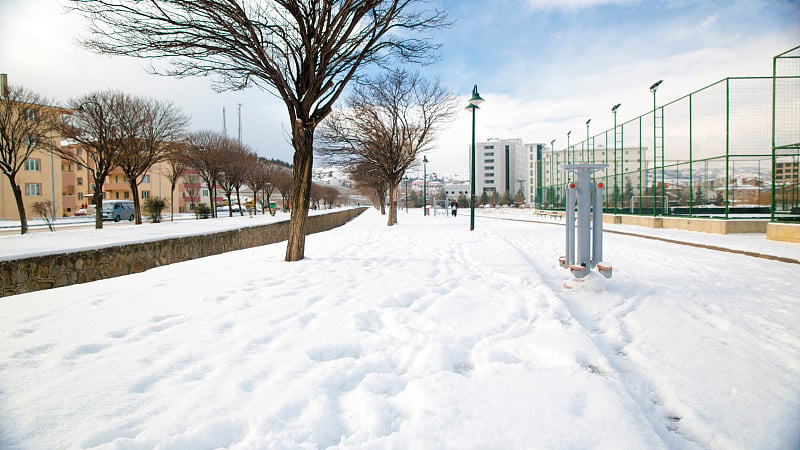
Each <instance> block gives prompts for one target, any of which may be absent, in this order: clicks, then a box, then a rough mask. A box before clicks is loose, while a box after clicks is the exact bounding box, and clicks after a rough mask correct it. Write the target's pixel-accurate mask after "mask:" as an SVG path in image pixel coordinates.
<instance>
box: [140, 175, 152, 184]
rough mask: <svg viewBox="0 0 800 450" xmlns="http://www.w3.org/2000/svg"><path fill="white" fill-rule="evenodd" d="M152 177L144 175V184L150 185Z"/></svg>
mask: <svg viewBox="0 0 800 450" xmlns="http://www.w3.org/2000/svg"><path fill="white" fill-rule="evenodd" d="M149 182H150V175H142V183H149Z"/></svg>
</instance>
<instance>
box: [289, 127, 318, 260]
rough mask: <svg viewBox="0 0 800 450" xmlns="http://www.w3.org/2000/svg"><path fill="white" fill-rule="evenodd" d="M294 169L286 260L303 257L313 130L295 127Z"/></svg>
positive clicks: (312, 156) (311, 163) (309, 189)
mask: <svg viewBox="0 0 800 450" xmlns="http://www.w3.org/2000/svg"><path fill="white" fill-rule="evenodd" d="M296 130H298V131H296V132H295V137H294V139H293V141H294V143H295V146H294V147H295V150H294V171H293V172H292V208H291V209H292V217H291V220H290V221H289V240H288V242H287V245H286V261H300V260H301V259H303V258H304V257H305V246H306V219H308V207H309V203H310V201H311V169H312V168H313V166H314V152H313V149H314V130H313V129H308V130H304V129H302V128H300V127H297V128H296Z"/></svg>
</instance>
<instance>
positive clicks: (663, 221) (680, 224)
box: [603, 214, 769, 234]
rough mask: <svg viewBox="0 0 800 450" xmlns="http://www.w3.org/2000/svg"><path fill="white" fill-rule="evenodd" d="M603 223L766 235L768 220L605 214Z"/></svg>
mask: <svg viewBox="0 0 800 450" xmlns="http://www.w3.org/2000/svg"><path fill="white" fill-rule="evenodd" d="M603 222H605V223H621V224H624V225H636V226H640V227H648V228H672V229H676V230H688V231H700V232H703V233H716V234H732V233H766V232H767V223H769V221H768V220H752V219H728V220H722V219H704V218H697V217H669V216H658V217H653V216H628V215H616V216H615V215H613V214H604V215H603Z"/></svg>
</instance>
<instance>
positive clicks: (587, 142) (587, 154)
mask: <svg viewBox="0 0 800 450" xmlns="http://www.w3.org/2000/svg"><path fill="white" fill-rule="evenodd" d="M591 121H592V119H587V120H586V161H584V162H587V163H588V162H589V122H591ZM591 159H594V154H592V158H591Z"/></svg>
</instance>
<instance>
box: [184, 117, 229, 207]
mask: <svg viewBox="0 0 800 450" xmlns="http://www.w3.org/2000/svg"><path fill="white" fill-rule="evenodd" d="M224 139H226V138H225V137H224V136H222V135H220V134H218V133H215V132H213V131H199V132H195V133H192V134H190V135H189V137H188V139H187V145H186V149H185V153H184V154H185V157H186V164H187V165H188V166H189V167H191V168H192V169H193V170H195V171H197V174H198V175H199V176H200V178H202V179H203V181H204V182H205V183H206V186H208V191H209V194H210V195H211V205H210V206H211V217H217V205H216V198H217V183H218V181H219V178H220V176H221V174H222V169H223V166H224V162H225V151H224V150H223V148H222V146H223V140H224Z"/></svg>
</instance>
